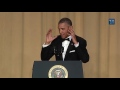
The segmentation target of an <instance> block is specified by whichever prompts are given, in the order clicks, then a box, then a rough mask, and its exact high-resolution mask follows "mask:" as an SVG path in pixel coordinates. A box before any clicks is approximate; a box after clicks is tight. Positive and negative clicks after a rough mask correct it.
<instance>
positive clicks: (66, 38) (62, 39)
mask: <svg viewBox="0 0 120 90" xmlns="http://www.w3.org/2000/svg"><path fill="white" fill-rule="evenodd" d="M65 40H67V41H70V39H69V38H66V39H62V41H65Z"/></svg>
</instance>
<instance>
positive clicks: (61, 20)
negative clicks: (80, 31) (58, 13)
mask: <svg viewBox="0 0 120 90" xmlns="http://www.w3.org/2000/svg"><path fill="white" fill-rule="evenodd" d="M60 23H67V24H68V25H70V26H72V21H71V20H70V19H69V18H66V17H64V18H62V19H60V21H59V22H58V24H60Z"/></svg>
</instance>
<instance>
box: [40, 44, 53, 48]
mask: <svg viewBox="0 0 120 90" xmlns="http://www.w3.org/2000/svg"><path fill="white" fill-rule="evenodd" d="M50 44H51V43H50ZM50 44H45V43H44V44H43V45H42V47H43V48H45V47H47V46H49V45H50Z"/></svg>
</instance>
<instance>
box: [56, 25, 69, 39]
mask: <svg viewBox="0 0 120 90" xmlns="http://www.w3.org/2000/svg"><path fill="white" fill-rule="evenodd" d="M70 28H71V26H69V25H68V24H67V23H60V24H59V25H58V29H59V33H60V35H61V37H62V38H67V37H68V36H69V35H68V33H69V31H68V30H69V29H70Z"/></svg>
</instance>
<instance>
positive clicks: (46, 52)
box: [41, 45, 54, 61]
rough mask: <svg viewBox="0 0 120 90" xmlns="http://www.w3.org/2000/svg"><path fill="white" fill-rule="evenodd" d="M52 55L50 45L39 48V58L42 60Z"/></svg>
mask: <svg viewBox="0 0 120 90" xmlns="http://www.w3.org/2000/svg"><path fill="white" fill-rule="evenodd" d="M53 55H54V50H53V47H52V45H49V46H47V47H44V48H43V47H42V49H41V60H42V61H49V60H50V58H51V57H52V56H53Z"/></svg>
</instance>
